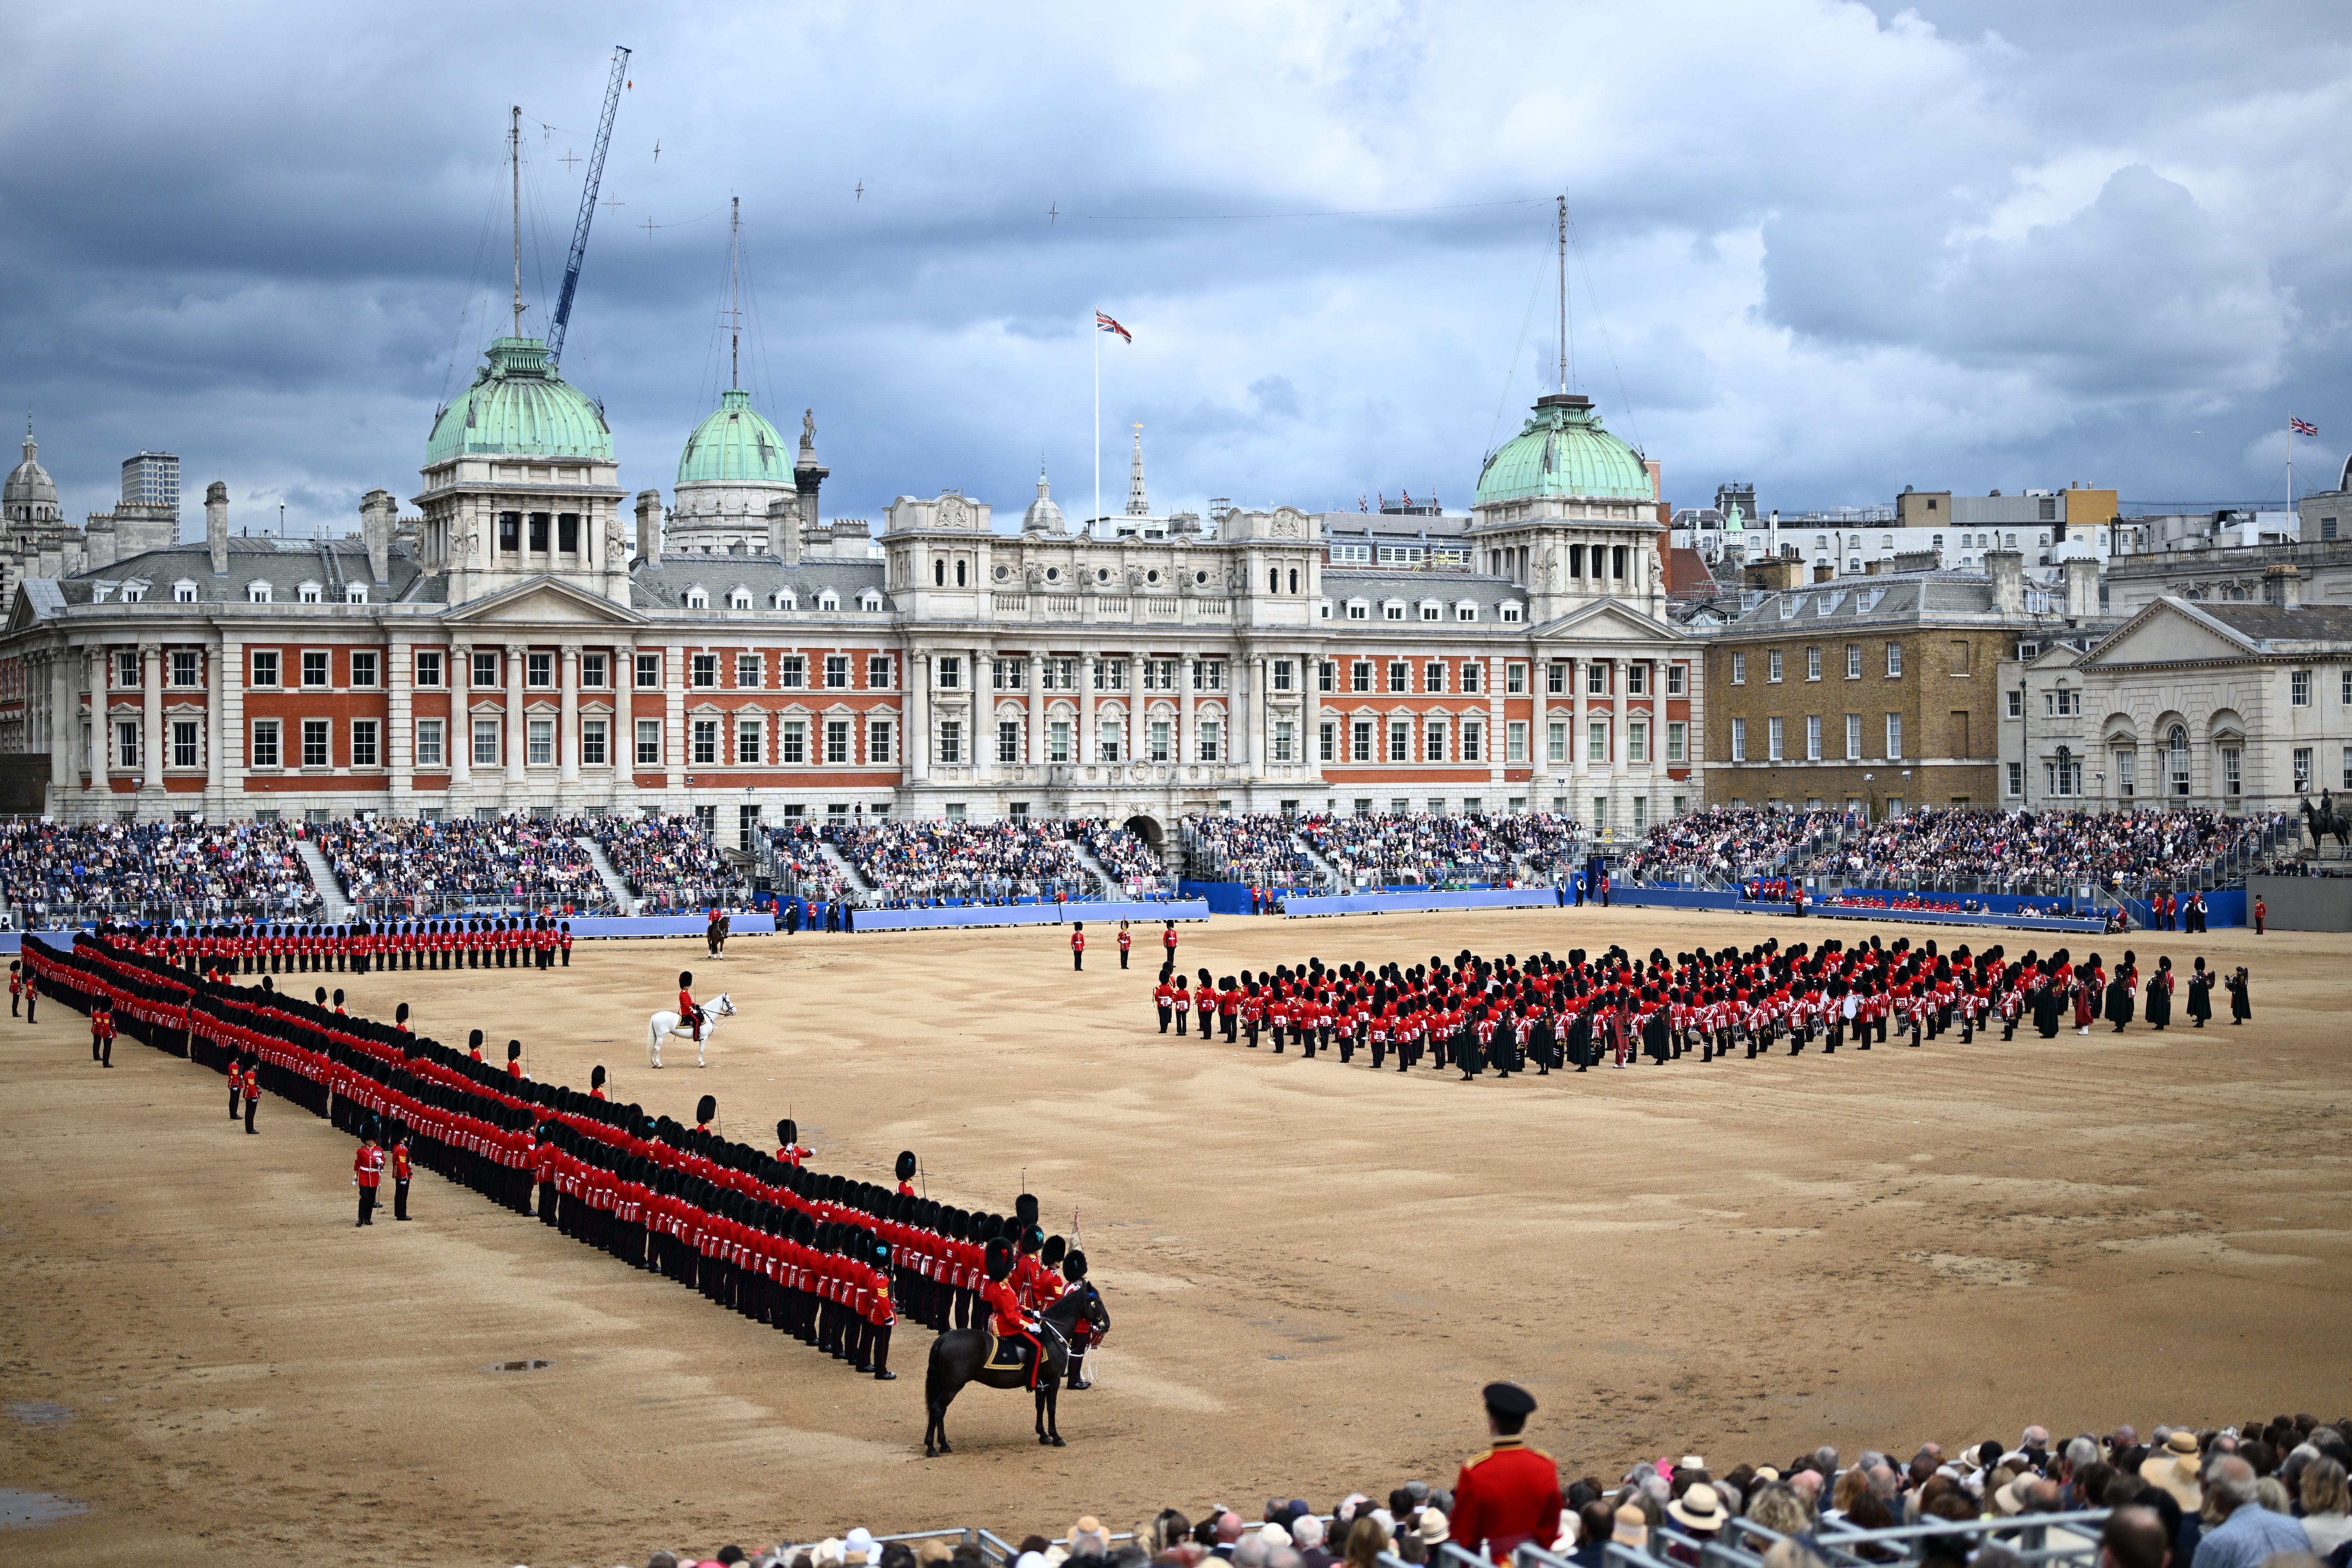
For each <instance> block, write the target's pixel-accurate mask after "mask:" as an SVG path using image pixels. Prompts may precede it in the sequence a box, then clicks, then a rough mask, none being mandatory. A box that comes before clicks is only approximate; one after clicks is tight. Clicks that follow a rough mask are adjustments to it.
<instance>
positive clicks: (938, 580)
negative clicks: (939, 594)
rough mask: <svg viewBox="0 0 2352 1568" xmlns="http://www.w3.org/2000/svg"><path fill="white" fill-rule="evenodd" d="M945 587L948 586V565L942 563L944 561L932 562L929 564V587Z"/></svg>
mask: <svg viewBox="0 0 2352 1568" xmlns="http://www.w3.org/2000/svg"><path fill="white" fill-rule="evenodd" d="M947 585H948V563H946V562H944V561H934V562H932V563H931V586H932V587H934V588H944V587H946V586H947Z"/></svg>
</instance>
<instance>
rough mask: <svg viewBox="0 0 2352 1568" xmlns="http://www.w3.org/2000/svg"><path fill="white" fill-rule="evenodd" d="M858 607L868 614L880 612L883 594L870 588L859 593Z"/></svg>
mask: <svg viewBox="0 0 2352 1568" xmlns="http://www.w3.org/2000/svg"><path fill="white" fill-rule="evenodd" d="M857 607H858V608H859V609H861V610H864V611H866V612H867V613H868V614H879V613H880V611H881V609H882V595H879V594H877V593H876V592H875V591H874V590H873V589H871V588H868V589H866V592H864V593H863V594H860V595H857Z"/></svg>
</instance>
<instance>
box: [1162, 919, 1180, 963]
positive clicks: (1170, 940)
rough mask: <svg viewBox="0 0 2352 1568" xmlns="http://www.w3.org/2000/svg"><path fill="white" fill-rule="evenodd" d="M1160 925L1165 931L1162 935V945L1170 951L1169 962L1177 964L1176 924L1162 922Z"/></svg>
mask: <svg viewBox="0 0 2352 1568" xmlns="http://www.w3.org/2000/svg"><path fill="white" fill-rule="evenodd" d="M1160 925H1161V926H1162V927H1163V928H1164V929H1162V930H1161V931H1160V946H1161V947H1163V948H1166V949H1167V950H1168V962H1169V963H1175V962H1176V922H1175V921H1161V922H1160Z"/></svg>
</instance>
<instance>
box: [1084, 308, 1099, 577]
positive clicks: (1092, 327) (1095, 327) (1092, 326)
mask: <svg viewBox="0 0 2352 1568" xmlns="http://www.w3.org/2000/svg"><path fill="white" fill-rule="evenodd" d="M1097 314H1099V312H1097ZM1087 336H1088V337H1090V338H1092V339H1094V341H1095V427H1094V431H1093V441H1092V443H1091V445H1092V446H1093V447H1094V449H1095V512H1094V515H1095V516H1096V517H1097V518H1100V517H1101V516H1102V339H1103V335H1102V323H1101V322H1099V321H1088V322H1087ZM1093 529H1094V524H1093V523H1092V522H1088V523H1087V531H1089V532H1090V533H1091V531H1093Z"/></svg>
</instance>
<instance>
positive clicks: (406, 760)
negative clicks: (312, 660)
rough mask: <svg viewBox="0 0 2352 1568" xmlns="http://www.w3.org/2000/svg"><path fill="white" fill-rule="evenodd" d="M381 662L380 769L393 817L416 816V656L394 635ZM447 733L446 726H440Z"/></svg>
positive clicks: (444, 741)
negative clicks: (381, 734) (382, 669)
mask: <svg viewBox="0 0 2352 1568" xmlns="http://www.w3.org/2000/svg"><path fill="white" fill-rule="evenodd" d="M383 657H384V659H385V661H386V663H387V665H388V666H389V668H386V670H385V671H384V682H383V685H384V703H383V710H384V718H383V765H384V771H385V787H386V788H387V789H388V790H389V791H390V792H391V799H392V814H393V815H394V816H415V814H416V717H415V703H414V702H413V701H411V700H410V699H411V696H412V694H413V691H414V688H415V675H416V652H415V648H414V647H411V646H410V644H409V641H408V638H407V637H406V636H405V635H404V634H402V633H397V632H395V633H394V634H392V636H391V637H389V638H387V639H386V647H385V648H384V650H383ZM443 728H444V730H445V731H446V728H447V726H446V725H445V726H443ZM448 750H449V738H448V736H447V735H446V733H445V734H444V735H443V736H442V738H441V751H442V754H443V755H444V756H446V755H447V754H448Z"/></svg>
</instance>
